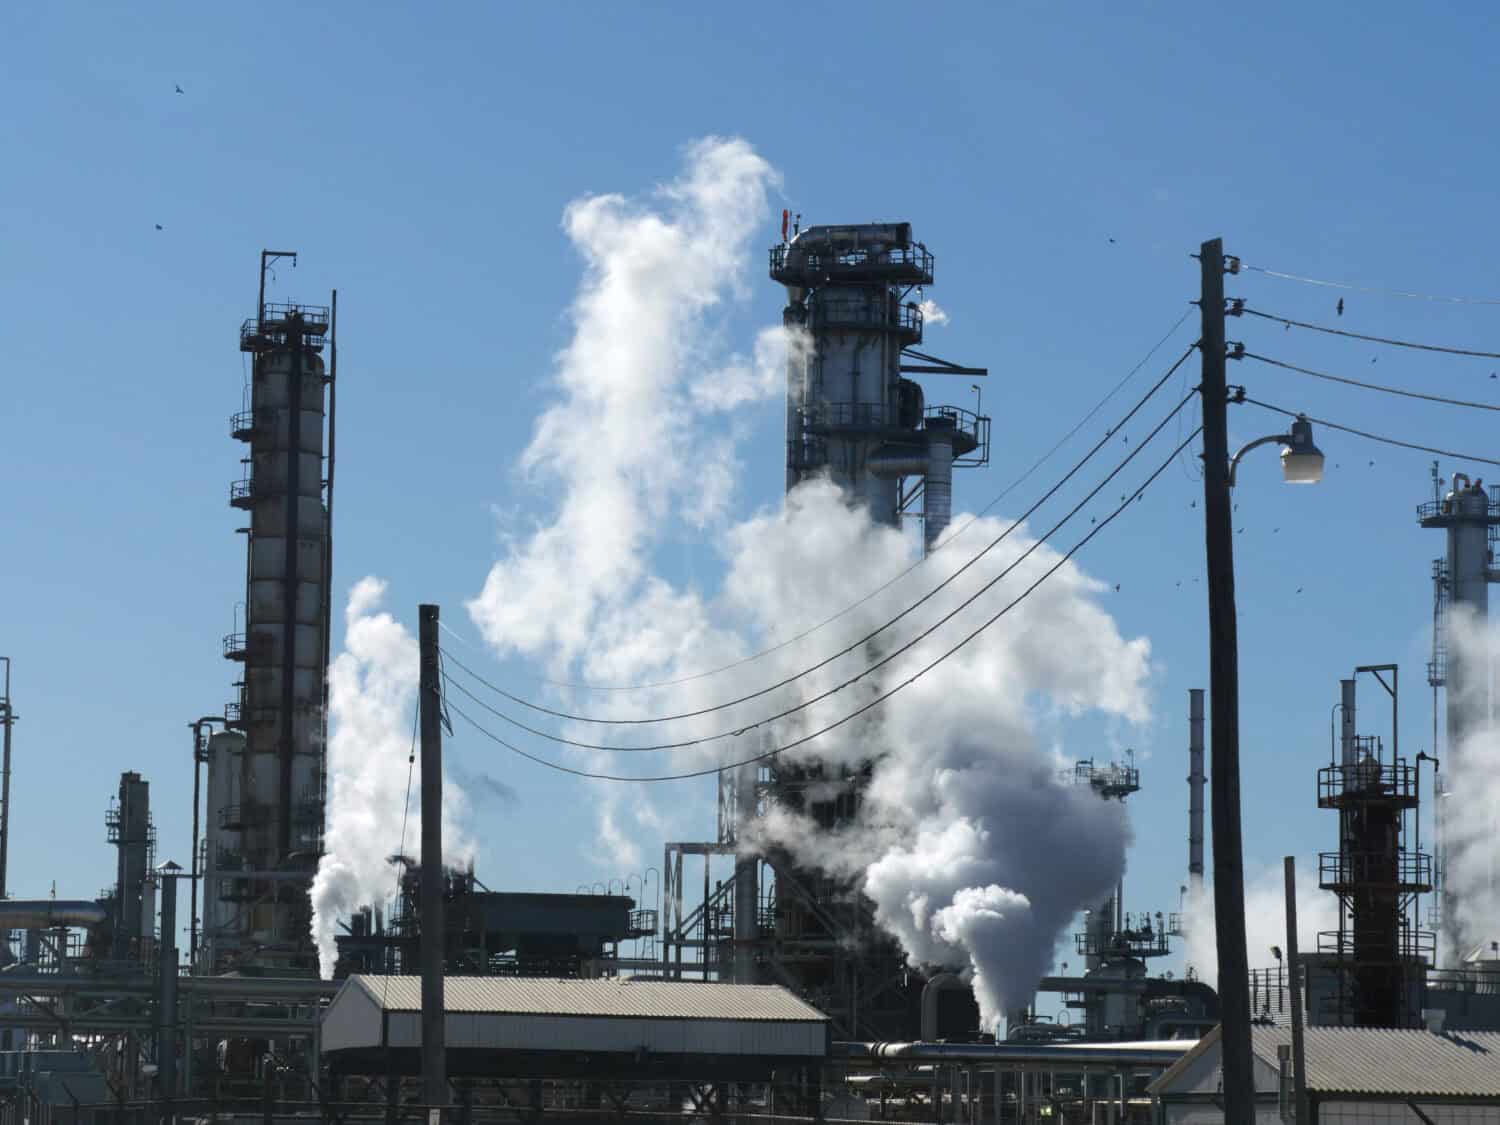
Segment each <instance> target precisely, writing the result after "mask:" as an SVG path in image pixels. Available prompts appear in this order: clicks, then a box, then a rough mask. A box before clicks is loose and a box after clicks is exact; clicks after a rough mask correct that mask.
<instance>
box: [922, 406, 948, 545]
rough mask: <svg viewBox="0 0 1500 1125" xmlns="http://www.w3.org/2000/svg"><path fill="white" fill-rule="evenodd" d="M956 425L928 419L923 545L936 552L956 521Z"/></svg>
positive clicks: (937, 419) (923, 487) (943, 419)
mask: <svg viewBox="0 0 1500 1125" xmlns="http://www.w3.org/2000/svg"><path fill="white" fill-rule="evenodd" d="M953 428H954V421H953V420H952V419H950V418H929V419H928V420H927V427H926V432H927V479H926V482H925V483H924V484H923V486H922V510H923V514H924V516H925V521H926V522H925V527H924V534H923V545H924V547H925V548H926V551H927V553H928V554H931V553H932V550H933V548H934V547H936V546H937V542H938V540H939V539H941V538H942V535H943V532H945V531H947V530H948V524H949V523H951V522H952V520H953Z"/></svg>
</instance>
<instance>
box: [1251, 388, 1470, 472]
mask: <svg viewBox="0 0 1500 1125" xmlns="http://www.w3.org/2000/svg"><path fill="white" fill-rule="evenodd" d="M1242 401H1244V402H1248V403H1249V404H1250V405H1251V406H1259V407H1260V408H1261V409H1262V410H1271V411H1274V412H1275V413H1277V414H1285V415H1286V416H1287V417H1288V418H1306V419H1307V420H1308V421H1309V422H1316V423H1317V424H1318V425H1320V426H1327V427H1328V428H1329V429H1330V430H1342V431H1343V432H1344V433H1346V434H1353V435H1354V436H1355V437H1362V438H1368V439H1369V440H1370V441H1378V442H1382V443H1383V444H1385V445H1397V446H1400V447H1401V448H1402V449H1415V450H1417V451H1418V452H1420V453H1436V454H1437V455H1438V456H1440V457H1456V458H1458V459H1459V460H1461V461H1478V462H1479V463H1480V464H1481V465H1500V461H1495V460H1492V459H1491V458H1489V457H1476V456H1475V455H1474V454H1472V453H1455V452H1453V450H1451V449H1438V448H1436V447H1435V446H1431V445H1418V444H1417V443H1416V442H1410V441H1400V440H1399V439H1397V438H1393V437H1386V436H1385V435H1384V434H1372V433H1370V432H1369V431H1368V430H1356V429H1355V428H1354V427H1353V426H1342V425H1340V424H1339V423H1337V422H1330V421H1328V420H1327V419H1326V418H1314V417H1312V415H1310V414H1304V413H1302V412H1301V411H1297V410H1287V409H1285V408H1283V407H1280V406H1272V405H1271V404H1270V403H1269V402H1261V401H1259V400H1258V399H1253V398H1246V399H1243V400H1242Z"/></svg>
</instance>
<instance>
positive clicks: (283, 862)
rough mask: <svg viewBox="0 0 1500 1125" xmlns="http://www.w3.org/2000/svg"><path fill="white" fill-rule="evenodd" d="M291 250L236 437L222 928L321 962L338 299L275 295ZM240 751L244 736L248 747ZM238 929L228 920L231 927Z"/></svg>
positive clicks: (261, 320)
mask: <svg viewBox="0 0 1500 1125" xmlns="http://www.w3.org/2000/svg"><path fill="white" fill-rule="evenodd" d="M281 257H291V258H293V259H295V255H294V254H293V253H291V252H289V251H288V252H280V251H266V252H264V253H262V255H261V287H260V294H261V296H260V303H259V307H258V309H257V311H256V316H255V317H254V318H252V319H250V320H247V321H245V323H244V324H243V325H242V326H241V329H240V350H241V351H244V352H247V353H249V355H250V357H251V364H252V370H251V381H250V387H249V398H250V401H249V403H248V409H246V410H244V411H243V412H242V413H240V414H238V415H236V416H235V419H234V423H233V427H232V428H233V433H234V436H235V437H236V438H237V439H239V440H241V441H244V442H246V443H247V444H248V445H249V456H248V457H246V458H245V462H246V463H247V464H248V466H249V472H248V473H247V474H246V476H245V477H244V478H243V479H242V480H239V481H236V482H235V484H234V485H233V486H232V488H231V491H230V503H231V504H232V505H233V506H234V507H236V508H239V509H242V510H244V511H246V512H248V513H249V518H250V526H249V528H248V534H249V552H248V567H247V576H246V587H247V589H246V595H245V631H244V633H243V634H234V635H232V636H231V637H229V638H226V641H225V654H226V655H227V656H229V657H230V658H231V659H234V660H238V661H241V662H243V664H244V679H243V683H242V687H241V699H240V701H239V704H238V706H237V707H235V708H234V709H233V715H232V722H231V724H230V725H231V726H233V727H235V728H236V729H237V730H238V731H239V732H240V733H242V734H243V737H244V744H243V749H242V751H240V752H239V753H234V754H230V753H226V754H224V755H223V756H222V757H223V761H222V764H221V763H219V762H218V760H217V759H215V760H211V762H210V781H209V792H210V793H213V792H215V790H216V788H217V789H218V790H219V791H224V789H225V788H226V786H224V785H223V784H222V783H220V784H218V785H216V782H219V780H220V779H218V778H216V777H215V776H214V772H215V770H214V767H215V765H220V768H221V769H222V768H224V767H227V766H228V765H230V764H231V763H232V764H234V765H238V767H239V776H238V779H237V781H238V785H237V793H236V795H235V800H234V801H233V802H232V803H230V804H227V805H225V806H223V807H221V808H218V809H211V810H210V815H211V816H216V817H217V818H218V831H217V833H216V834H215V835H216V837H217V841H218V843H217V847H218V848H219V849H220V854H219V855H218V856H217V857H215V861H214V864H213V867H214V870H215V874H216V879H215V882H216V883H217V885H218V898H219V899H220V900H221V901H225V902H229V903H232V904H233V910H232V913H231V914H230V919H231V921H228V922H227V924H226V925H225V926H221V927H220V928H219V932H210V934H209V937H210V941H211V943H212V946H213V948H214V950H215V959H216V960H217V961H218V964H216V965H214V966H212V967H213V968H215V969H223V968H228V967H230V964H231V963H234V964H242V965H243V964H262V965H272V966H276V967H279V968H281V969H296V968H305V967H309V966H311V965H313V964H315V957H314V953H313V948H312V943H311V938H310V934H309V905H308V890H309V888H310V886H311V882H312V876H313V872H314V870H315V869H316V867H317V862H318V856H319V852H320V850H321V836H322V824H323V751H324V747H323V741H324V739H323V729H324V714H325V704H326V700H325V690H326V678H327V677H326V673H327V664H326V660H327V655H326V647H325V637H326V628H327V611H328V590H327V578H328V576H327V558H328V555H327V548H328V514H327V508H326V506H325V503H324V496H325V493H324V489H325V478H324V467H325V462H324V456H323V449H324V440H323V439H324V414H325V411H324V400H325V387H326V385H327V383H328V379H327V377H325V374H324V364H323V359H322V355H321V353H322V351H323V347H324V341H325V338H326V337H327V335H328V331H329V310H328V308H327V307H326V306H318V305H297V304H273V303H268V302H267V301H266V300H265V279H266V271H267V268H268V266H269V264H270V263H271V262H272V261H274V260H276V259H277V258H281ZM236 749H238V747H236ZM226 930H227V931H228V932H225V931H226Z"/></svg>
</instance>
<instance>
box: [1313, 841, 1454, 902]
mask: <svg viewBox="0 0 1500 1125" xmlns="http://www.w3.org/2000/svg"><path fill="white" fill-rule="evenodd" d="M1318 884H1319V885H1320V886H1321V887H1322V888H1323V889H1324V890H1329V891H1333V892H1335V893H1337V894H1347V893H1352V892H1354V891H1357V890H1372V889H1379V888H1381V887H1386V888H1389V889H1390V890H1393V891H1397V892H1399V893H1402V894H1425V893H1427V892H1428V891H1430V890H1432V856H1430V855H1428V854H1427V853H1426V852H1417V851H1408V850H1407V849H1405V848H1402V849H1401V850H1400V851H1399V852H1398V853H1397V854H1395V855H1392V854H1390V853H1388V852H1345V851H1338V852H1322V853H1320V854H1319V855H1318Z"/></svg>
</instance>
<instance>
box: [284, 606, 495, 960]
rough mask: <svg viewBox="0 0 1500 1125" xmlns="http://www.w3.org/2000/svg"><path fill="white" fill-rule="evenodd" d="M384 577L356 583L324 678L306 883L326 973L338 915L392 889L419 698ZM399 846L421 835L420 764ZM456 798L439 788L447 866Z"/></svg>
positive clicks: (462, 846) (409, 643)
mask: <svg viewBox="0 0 1500 1125" xmlns="http://www.w3.org/2000/svg"><path fill="white" fill-rule="evenodd" d="M384 596H385V583H384V582H382V581H380V580H379V579H378V578H364V579H361V580H360V581H359V582H357V583H355V585H354V589H353V590H351V591H350V594H349V604H348V607H347V609H346V610H345V615H344V623H345V635H344V651H343V652H341V653H340V654H339V655H338V656H337V657H336V658H335V660H334V661H333V664H332V665H331V666H330V668H329V670H328V677H329V722H330V734H329V742H328V784H329V800H328V814H327V815H328V821H327V830H326V832H325V835H324V854H323V858H322V861H321V862H320V863H319V864H318V873H317V876H316V877H315V878H314V880H313V887H312V905H313V923H312V924H313V940H314V941H315V942H316V944H317V947H318V963H319V967H320V969H321V971H322V975H323V976H325V977H328V976H331V975H332V973H333V963H334V958H335V954H336V950H335V947H334V934H335V928H336V925H337V921H338V918H339V916H340V915H345V914H348V913H350V912H351V911H353V910H355V909H358V908H359V907H361V906H365V905H370V904H383V903H385V902H386V901H387V900H388V899H389V898H390V897H391V895H392V892H393V890H394V888H395V873H394V869H393V868H392V867H391V864H390V862H389V857H390V856H391V855H392V854H393V853H395V851H396V849H397V848H398V847H399V846H400V843H401V840H400V834H401V823H402V814H403V809H404V806H405V799H406V779H407V770H406V768H405V767H406V759H407V757H408V755H409V754H410V752H411V748H412V729H413V728H412V723H413V714H414V710H413V709H414V707H415V706H416V696H417V663H418V662H417V642H416V639H415V638H414V637H412V635H411V633H410V632H408V631H407V629H406V628H405V626H403V625H402V624H401V623H400V622H399V621H397V620H396V619H395V618H394V617H393V616H391V614H390V613H388V612H385V611H383V610H382V609H381V601H382V599H383V598H384ZM411 778H412V790H411V793H412V796H411V812H410V815H409V819H408V822H407V829H406V845H407V846H406V851H407V853H408V854H410V853H412V852H414V851H415V850H416V849H415V847H414V844H415V842H416V841H419V840H420V839H421V838H422V818H421V807H420V799H419V796H418V794H419V793H420V788H419V787H420V785H421V779H422V771H421V764H420V761H419V762H418V764H417V766H416V767H415V768H414V769H413V770H412V773H411ZM466 804H467V802H466V800H465V798H464V794H463V792H462V791H461V790H459V789H458V788H456V787H454V786H452V785H445V786H444V787H443V844H444V853H445V856H446V857H447V860H448V862H450V863H453V864H462V863H467V862H468V859H469V857H470V856H471V855H472V854H473V846H472V844H471V843H470V842H469V841H468V840H467V839H466V838H465V837H464V835H463V833H462V830H461V824H462V819H463V815H464V811H465V808H466Z"/></svg>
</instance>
